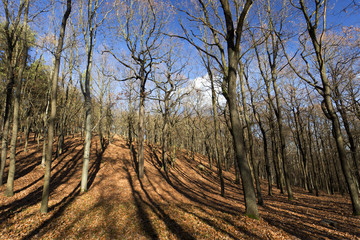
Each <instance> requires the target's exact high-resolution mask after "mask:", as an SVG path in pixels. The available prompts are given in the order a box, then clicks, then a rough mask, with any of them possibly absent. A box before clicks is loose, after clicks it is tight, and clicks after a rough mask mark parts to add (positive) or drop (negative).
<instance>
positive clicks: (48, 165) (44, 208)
mask: <svg viewBox="0 0 360 240" xmlns="http://www.w3.org/2000/svg"><path fill="white" fill-rule="evenodd" d="M70 12H71V0H67V1H66V10H65V12H64V15H63V18H62V21H61V27H60V33H59V38H58V44H57V48H56V52H55V63H54V71H53V75H52V83H51V101H50V102H51V112H50V117H49V130H48V145H47V150H46V157H45V176H44V187H43V193H42V200H41V206H40V211H41V212H42V213H47V211H48V201H49V190H50V176H51V158H52V149H53V139H54V129H55V118H56V100H57V87H58V79H59V69H60V60H61V52H62V50H63V43H64V39H65V30H66V22H67V20H68V18H69V16H70Z"/></svg>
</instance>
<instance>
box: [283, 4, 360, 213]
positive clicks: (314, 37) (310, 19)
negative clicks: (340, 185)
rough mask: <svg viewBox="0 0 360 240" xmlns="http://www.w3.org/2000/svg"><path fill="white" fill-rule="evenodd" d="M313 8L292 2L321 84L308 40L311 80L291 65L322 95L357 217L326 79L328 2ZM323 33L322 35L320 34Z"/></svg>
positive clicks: (359, 210) (354, 190)
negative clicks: (304, 25)
mask: <svg viewBox="0 0 360 240" xmlns="http://www.w3.org/2000/svg"><path fill="white" fill-rule="evenodd" d="M313 4H314V9H311V8H310V7H308V6H307V5H306V4H305V2H304V1H303V0H299V1H298V5H295V4H294V2H292V5H293V6H294V7H295V8H296V9H298V10H299V11H300V12H301V13H302V15H303V18H304V21H305V23H306V26H307V29H306V32H307V34H308V37H309V40H310V42H311V45H312V50H313V54H309V55H310V56H311V57H314V58H315V59H316V60H315V61H316V62H315V63H316V65H315V67H316V71H317V74H318V75H319V77H320V81H321V85H320V86H319V85H318V79H317V78H316V77H315V76H314V75H313V74H312V73H311V71H310V61H309V59H308V55H305V53H304V51H305V48H306V45H305V44H306V40H307V39H304V42H302V47H303V49H304V51H303V52H302V54H301V56H302V59H303V61H304V62H305V64H306V73H307V74H308V76H309V77H310V79H308V78H306V77H304V76H303V75H301V73H299V71H298V70H297V69H295V67H294V66H293V65H292V64H291V60H290V59H289V57H288V60H289V63H290V66H291V67H292V69H294V70H295V72H296V74H297V75H298V77H300V78H301V79H303V80H304V81H305V82H307V83H308V84H310V85H311V86H313V87H314V88H315V89H316V90H317V92H318V93H319V94H320V95H321V96H322V98H323V100H322V102H321V109H322V111H323V112H324V114H325V116H326V117H327V118H328V119H329V120H330V121H331V125H332V134H333V137H334V139H335V143H336V148H337V151H338V155H339V159H340V163H341V168H342V171H343V174H344V176H345V180H346V184H347V188H348V190H349V193H350V197H351V202H352V206H353V213H354V215H360V200H359V192H358V189H357V187H356V184H355V181H354V178H353V176H352V173H351V169H350V164H349V160H348V158H347V156H346V151H345V144H344V138H343V135H342V132H341V125H340V120H339V116H338V115H337V112H336V109H335V107H334V103H333V99H332V98H331V95H332V88H331V83H330V81H329V78H328V76H327V68H326V59H325V56H324V45H323V43H324V41H323V40H324V36H325V34H326V10H327V1H326V0H325V1H319V0H315V1H314V3H313ZM318 31H320V32H318Z"/></svg>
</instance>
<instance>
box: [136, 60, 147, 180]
mask: <svg viewBox="0 0 360 240" xmlns="http://www.w3.org/2000/svg"><path fill="white" fill-rule="evenodd" d="M141 75H142V78H141V79H140V81H141V82H140V104H139V127H138V129H139V131H138V135H139V136H138V154H137V155H138V174H139V178H140V179H142V178H143V177H144V134H145V128H144V118H145V83H146V81H145V76H144V75H145V69H143V67H142V73H141Z"/></svg>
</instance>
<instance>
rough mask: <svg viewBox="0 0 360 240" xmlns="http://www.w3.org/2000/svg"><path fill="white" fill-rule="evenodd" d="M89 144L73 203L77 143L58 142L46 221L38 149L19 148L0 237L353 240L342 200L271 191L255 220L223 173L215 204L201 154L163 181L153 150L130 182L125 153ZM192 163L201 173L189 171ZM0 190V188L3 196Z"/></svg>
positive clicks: (356, 233) (353, 223)
mask: <svg viewBox="0 0 360 240" xmlns="http://www.w3.org/2000/svg"><path fill="white" fill-rule="evenodd" d="M98 145H99V144H98V140H97V139H95V140H94V141H93V144H92V153H91V154H92V155H91V163H90V169H89V185H90V187H89V191H88V192H87V193H85V194H82V195H79V186H80V176H81V167H82V153H83V140H81V139H80V138H79V137H77V138H68V139H66V151H65V152H64V153H63V154H62V155H61V156H60V157H58V158H57V159H56V160H54V162H53V164H52V166H53V169H52V182H51V184H52V185H51V189H52V192H51V196H50V202H49V210H50V211H49V213H48V214H40V213H39V208H40V199H41V193H42V184H43V179H42V178H43V172H44V170H43V169H42V167H41V166H40V163H41V148H39V149H37V145H36V142H31V143H30V148H29V151H28V152H27V153H24V152H23V151H22V149H23V144H20V146H19V148H18V151H19V152H18V155H17V166H16V170H17V173H16V181H15V189H14V191H15V196H14V197H12V198H7V197H5V196H4V195H3V194H1V196H0V227H1V230H0V239H299V238H300V239H359V238H360V228H359V226H360V218H358V217H354V216H351V203H350V199H349V198H348V197H347V196H346V197H344V196H341V195H333V196H330V195H325V194H322V196H320V197H316V196H314V195H312V194H309V193H307V192H305V191H304V190H302V189H298V188H295V189H294V190H295V191H294V193H295V200H293V201H288V200H287V197H286V196H285V195H281V194H280V192H279V191H278V189H276V187H275V186H274V195H273V196H267V195H266V186H267V185H266V182H263V185H262V189H263V195H264V201H265V205H264V206H263V207H259V210H260V214H261V219H260V220H259V221H257V220H253V219H249V218H247V217H245V216H244V211H245V208H244V202H243V195H242V190H241V186H239V185H237V184H235V183H234V180H235V179H234V175H233V173H230V172H226V173H225V179H226V196H225V198H224V197H221V196H220V187H219V183H218V182H219V181H218V178H217V175H216V170H215V168H213V169H210V168H209V166H208V164H207V161H206V158H205V157H204V156H200V155H196V161H195V162H193V161H191V160H190V158H189V156H188V154H187V153H186V151H182V152H181V153H180V152H179V155H178V158H177V159H176V162H175V165H174V167H171V168H170V170H169V174H168V175H169V177H166V175H165V173H164V171H163V169H161V166H160V162H159V158H160V156H161V154H160V151H159V150H157V149H155V147H152V148H150V147H147V148H146V153H145V158H146V159H145V160H146V161H145V177H144V179H143V180H142V181H141V182H140V181H139V179H138V178H137V175H136V172H135V170H134V169H135V168H134V164H133V160H132V156H131V154H130V150H129V147H128V146H127V145H126V142H125V141H124V140H122V139H119V138H116V139H115V141H114V142H113V143H112V144H110V145H108V146H107V148H106V150H105V151H104V153H101V152H99V150H98V149H99V146H98ZM199 163H201V164H202V165H204V168H203V169H199V168H198V167H197V166H198V165H199ZM4 189H5V186H2V187H0V190H1V192H3V191H4Z"/></svg>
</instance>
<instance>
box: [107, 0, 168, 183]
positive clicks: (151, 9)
mask: <svg viewBox="0 0 360 240" xmlns="http://www.w3.org/2000/svg"><path fill="white" fill-rule="evenodd" d="M165 8H166V6H165V4H164V3H161V2H160V1H141V0H136V1H124V2H118V3H117V12H116V18H117V22H118V24H119V27H118V28H117V30H116V35H117V38H120V39H121V40H122V41H124V42H125V44H126V47H127V51H128V54H129V55H130V56H131V59H130V60H128V59H125V58H124V57H121V56H119V55H118V54H116V53H115V52H114V51H111V50H107V51H106V52H109V53H110V54H111V55H112V56H113V57H114V58H115V59H116V60H117V61H118V62H119V63H120V64H121V65H123V66H125V67H126V68H128V69H130V71H131V74H132V76H130V77H129V78H125V79H121V80H123V81H126V80H129V79H137V80H139V82H140V87H139V90H140V91H139V98H140V102H139V124H138V151H137V158H138V159H137V162H138V174H139V177H140V178H143V176H144V134H145V126H144V119H145V99H146V95H147V93H146V82H147V80H148V79H149V77H150V74H151V72H152V69H153V66H154V64H156V62H157V61H158V60H159V58H160V57H159V56H156V55H157V50H158V49H159V46H160V45H161V43H162V40H163V34H162V31H164V28H165V25H166V22H167V19H168V17H169V15H168V13H166V10H165Z"/></svg>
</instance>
